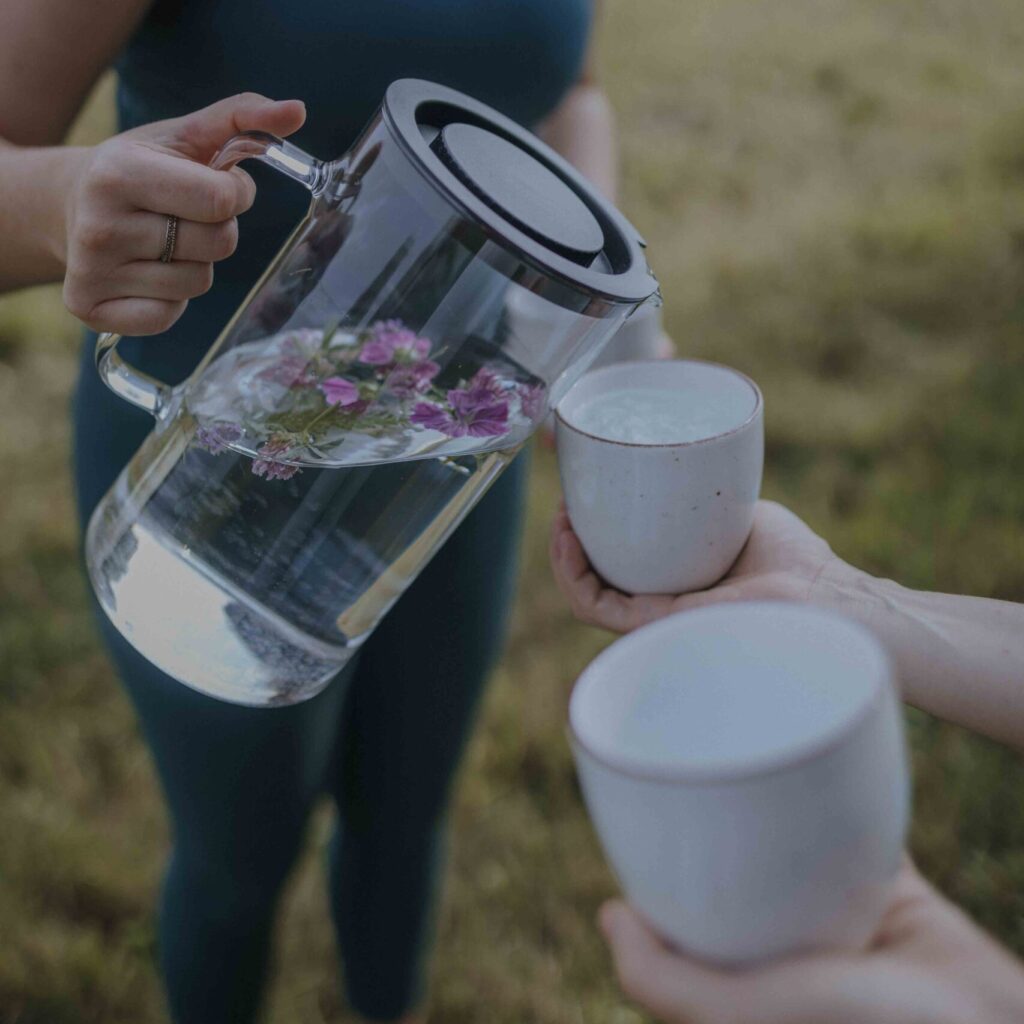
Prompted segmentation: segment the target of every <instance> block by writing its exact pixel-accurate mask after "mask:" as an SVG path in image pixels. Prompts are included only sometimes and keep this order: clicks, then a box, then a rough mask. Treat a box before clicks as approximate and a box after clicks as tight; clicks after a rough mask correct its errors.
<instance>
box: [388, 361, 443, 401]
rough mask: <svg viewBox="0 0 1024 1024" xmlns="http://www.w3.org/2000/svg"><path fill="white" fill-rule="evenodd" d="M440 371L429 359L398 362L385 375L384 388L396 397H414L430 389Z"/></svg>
mask: <svg viewBox="0 0 1024 1024" xmlns="http://www.w3.org/2000/svg"><path fill="white" fill-rule="evenodd" d="M440 372H441V367H440V366H438V365H437V363H435V362H433V360H430V359H425V360H424V361H423V362H421V363H400V364H399V365H398V366H396V367H395V368H394V369H393V370H392V371H391V372H390V373H389V374H388V375H387V378H386V379H385V381H384V390H385V391H390V392H391V393H392V394H393V395H395V396H396V397H398V398H415V397H416V396H417V395H422V394H424V393H425V392H426V391H429V390H430V385H431V384H432V383H433V382H434V378H435V377H436V376H437V375H438V374H439V373H440Z"/></svg>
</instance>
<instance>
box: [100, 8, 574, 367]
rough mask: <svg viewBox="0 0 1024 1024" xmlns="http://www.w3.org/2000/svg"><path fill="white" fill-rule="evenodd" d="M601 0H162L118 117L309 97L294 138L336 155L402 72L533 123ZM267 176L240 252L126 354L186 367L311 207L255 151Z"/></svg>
mask: <svg viewBox="0 0 1024 1024" xmlns="http://www.w3.org/2000/svg"><path fill="white" fill-rule="evenodd" d="M591 2H592V0H157V2H156V3H155V4H154V5H153V7H152V8H151V10H150V13H149V15H148V17H147V18H146V20H145V22H144V23H143V25H142V26H141V27H140V29H139V30H138V31H137V33H136V34H135V36H134V38H133V39H132V41H131V42H130V43H129V45H128V47H127V49H126V50H125V52H124V53H123V54H122V56H121V58H120V60H119V61H118V72H119V76H120V86H119V91H118V113H119V119H120V126H121V128H122V129H126V128H131V127H135V126H136V125H139V124H144V123H147V122H150V121H155V120H161V119H164V118H168V117H177V116H180V115H182V114H185V113H188V112H190V111H192V110H196V109H198V108H200V107H203V106H206V105H207V104H209V103H213V102H215V101H217V100H218V99H221V98H223V97H225V96H230V95H233V94H234V93H238V92H244V91H253V92H259V93H263V94H264V95H267V96H270V97H272V98H275V99H286V98H298V99H301V100H304V101H305V103H306V107H307V112H308V118H307V122H306V125H305V126H304V127H303V128H302V130H301V131H299V132H298V133H297V134H296V135H295V136H294V139H295V141H296V142H297V143H298V144H299V145H300V146H302V147H303V148H304V149H306V150H308V151H309V152H311V153H313V154H314V155H316V156H319V157H322V158H325V159H326V158H334V157H338V156H340V155H341V154H342V153H343V152H344V151H345V150H346V149H347V148H348V146H349V145H350V143H351V142H352V141H353V140H354V139H355V137H356V136H357V135H358V133H359V131H360V130H361V128H362V127H363V126H364V125H365V123H366V122H367V121H368V119H369V118H370V116H371V115H372V114H373V112H374V110H375V109H376V107H377V106H378V104H379V103H380V100H381V98H382V96H383V94H384V91H385V89H386V88H387V86H388V84H389V83H390V82H392V81H393V80H394V79H396V78H403V77H417V78H425V79H429V80H432V81H435V82H439V83H441V84H444V85H449V86H452V87H454V88H456V89H460V90H462V91H464V92H467V93H469V94H470V95H472V96H475V97H477V98H478V99H481V100H483V101H484V102H486V103H489V104H491V105H492V106H494V107H496V108H497V109H499V110H501V111H502V112H504V113H506V114H508V115H509V116H511V117H512V118H514V119H516V120H517V121H519V122H520V123H522V124H525V125H528V126H529V125H534V124H536V123H537V122H538V121H539V120H541V119H542V118H543V117H544V116H546V115H547V114H548V113H550V112H551V110H552V109H553V108H554V107H555V106H556V105H557V103H558V101H559V100H560V99H561V97H562V96H563V95H564V94H565V92H566V90H567V89H568V88H569V87H570V86H571V84H572V83H573V81H574V80H575V79H576V78H577V76H578V75H579V72H580V67H581V65H582V61H583V56H584V51H585V48H586V43H587V35H588V30H589V26H590V13H591V12H590V7H591ZM246 169H247V170H248V171H249V172H250V173H251V174H252V175H253V177H254V178H256V180H257V185H258V187H259V192H258V196H257V199H256V204H255V206H254V208H253V209H252V210H251V211H250V212H249V213H247V214H245V216H243V217H242V218H241V219H240V231H239V247H238V251H237V252H236V254H235V255H234V256H232V257H231V258H230V259H229V260H226V261H225V262H224V263H222V264H219V265H218V267H217V274H216V282H215V284H214V287H213V289H212V290H211V291H210V292H209V293H208V294H207V295H205V296H202V297H201V298H199V299H196V300H193V302H191V303H190V304H189V308H188V310H187V311H186V313H185V314H184V315H183V317H182V318H181V320H180V321H179V322H178V323H177V324H176V325H175V326H174V328H172V330H171V331H169V332H167V335H166V336H165V337H164V338H163V339H161V340H160V341H159V342H147V343H144V344H132V343H129V347H128V351H127V353H126V354H128V355H129V356H130V358H132V359H133V360H134V361H137V362H138V363H139V364H141V365H142V366H143V367H144V368H145V369H148V370H149V371H150V372H152V373H156V374H157V375H158V376H161V377H163V378H165V379H169V380H172V381H177V380H180V379H182V378H183V377H184V376H186V375H187V374H188V373H189V372H190V370H191V369H192V367H193V366H194V365H195V364H196V362H197V361H198V360H199V358H200V357H201V356H202V354H203V352H205V350H206V349H207V348H208V347H209V345H210V343H211V342H212V341H213V339H214V338H215V336H216V335H217V333H218V332H219V331H220V329H221V327H222V326H223V324H224V323H225V322H226V321H227V319H228V317H229V316H230V315H231V313H232V312H233V311H234V310H235V308H236V307H237V306H238V304H239V303H240V302H241V301H243V299H244V297H245V295H246V293H247V291H248V289H249V288H250V287H251V285H252V283H253V282H254V281H255V279H256V278H257V277H258V275H259V274H260V272H261V271H262V270H263V268H264V267H265V266H266V265H267V263H268V262H269V261H270V259H271V258H272V257H273V255H274V253H275V252H276V251H277V249H278V248H279V247H280V245H281V243H282V242H283V241H284V240H285V238H286V237H287V236H288V234H289V232H290V231H291V229H292V228H293V227H294V226H295V224H296V223H297V222H298V220H299V219H300V218H301V217H302V214H303V212H304V211H305V208H306V206H307V204H308V196H307V194H306V193H304V192H303V190H302V189H301V187H299V186H297V185H295V184H294V183H291V182H288V181H286V180H283V179H281V178H280V177H279V176H276V175H274V174H273V173H272V172H269V171H268V170H267V169H266V168H264V167H261V166H259V165H255V164H253V163H251V162H250V163H249V164H247V165H246Z"/></svg>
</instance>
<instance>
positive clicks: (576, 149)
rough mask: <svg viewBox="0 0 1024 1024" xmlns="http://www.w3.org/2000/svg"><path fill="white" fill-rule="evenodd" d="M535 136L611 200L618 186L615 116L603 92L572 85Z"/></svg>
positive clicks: (593, 87) (588, 86)
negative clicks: (538, 135)
mask: <svg viewBox="0 0 1024 1024" xmlns="http://www.w3.org/2000/svg"><path fill="white" fill-rule="evenodd" d="M539 133H540V136H541V138H542V139H544V141H545V142H547V144H548V145H549V146H551V148H552V149H554V150H555V151H556V152H558V153H560V154H561V155H562V156H564V157H565V159H566V160H568V161H569V163H571V164H572V165H573V167H575V168H577V170H580V171H582V172H583V173H584V174H585V175H586V176H587V177H588V178H589V179H590V180H591V181H592V182H593V183H594V184H595V185H596V186H597V187H598V189H600V191H601V192H603V193H604V195H606V196H607V197H608V198H609V199H614V198H615V195H616V191H617V187H618V161H617V159H616V151H615V114H614V113H613V111H612V107H611V104H610V103H609V102H608V97H607V96H606V95H605V93H604V90H603V89H601V88H600V87H599V86H597V85H593V84H591V83H587V82H580V83H579V84H577V85H576V86H574V87H573V88H572V90H571V91H570V92H569V94H568V95H567V96H566V97H565V99H564V100H563V101H562V103H561V104H560V105H559V107H558V109H557V110H556V111H555V112H554V113H553V114H552V115H551V117H549V118H548V119H547V121H545V122H544V124H542V125H541V126H540V129H539Z"/></svg>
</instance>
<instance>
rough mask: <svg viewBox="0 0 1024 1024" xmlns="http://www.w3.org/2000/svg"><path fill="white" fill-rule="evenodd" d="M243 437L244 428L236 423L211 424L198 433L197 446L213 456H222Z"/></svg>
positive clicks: (200, 429) (201, 428)
mask: <svg viewBox="0 0 1024 1024" xmlns="http://www.w3.org/2000/svg"><path fill="white" fill-rule="evenodd" d="M241 436H242V428H241V427H239V426H237V425H236V424H234V423H210V424H207V425H206V426H203V427H200V428H199V429H198V430H197V431H196V444H198V445H199V446H200V447H201V448H205V449H206V450H207V451H208V452H209V453H210V454H211V455H220V453H221V452H225V451H227V450H228V448H229V447H230V446H231V445H233V444H234V443H235V442H236V441H237V440H238V439H239V438H240V437H241Z"/></svg>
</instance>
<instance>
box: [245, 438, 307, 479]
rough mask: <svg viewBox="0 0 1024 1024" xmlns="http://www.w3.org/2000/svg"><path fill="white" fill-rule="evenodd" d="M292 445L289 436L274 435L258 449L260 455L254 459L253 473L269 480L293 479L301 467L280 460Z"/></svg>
mask: <svg viewBox="0 0 1024 1024" xmlns="http://www.w3.org/2000/svg"><path fill="white" fill-rule="evenodd" d="M291 446H292V443H291V441H290V440H289V439H288V438H287V437H272V438H271V439H270V440H269V441H267V442H266V443H265V444H264V445H263V446H262V447H260V448H257V449H256V453H257V455H259V456H260V457H259V458H258V459H254V460H253V464H252V471H253V473H255V474H256V476H262V477H266V479H267V480H291V478H292V477H293V476H295V474H296V473H298V472H299V467H298V466H290V465H289V464H288V463H287V462H280V461H279V459H280V458H281V456H283V455H285V454H287V452H288V450H289V449H290V448H291Z"/></svg>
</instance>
